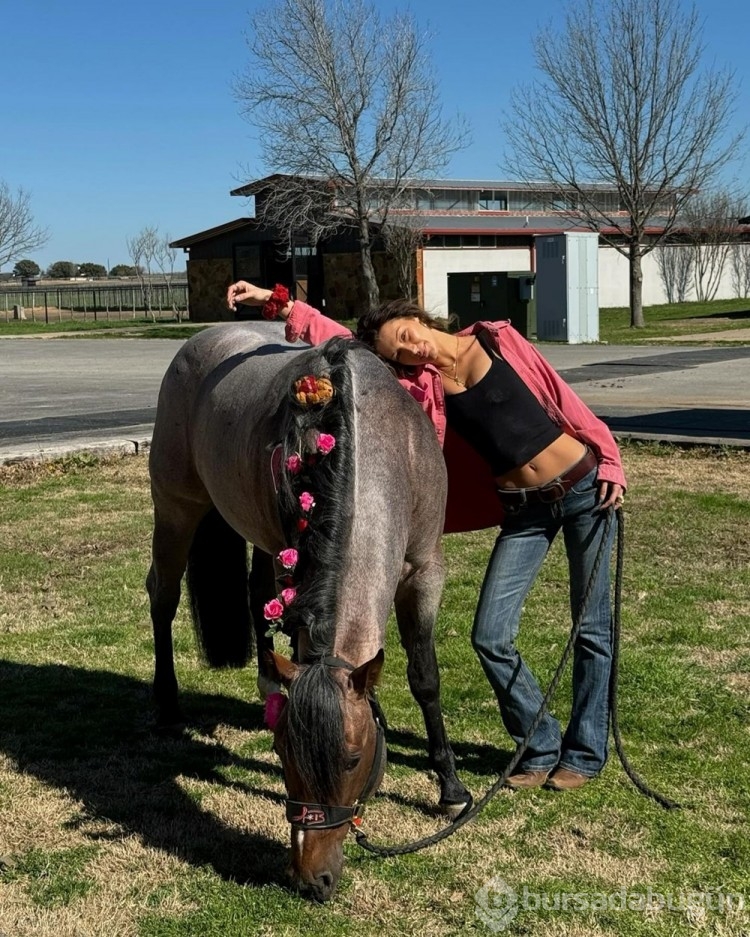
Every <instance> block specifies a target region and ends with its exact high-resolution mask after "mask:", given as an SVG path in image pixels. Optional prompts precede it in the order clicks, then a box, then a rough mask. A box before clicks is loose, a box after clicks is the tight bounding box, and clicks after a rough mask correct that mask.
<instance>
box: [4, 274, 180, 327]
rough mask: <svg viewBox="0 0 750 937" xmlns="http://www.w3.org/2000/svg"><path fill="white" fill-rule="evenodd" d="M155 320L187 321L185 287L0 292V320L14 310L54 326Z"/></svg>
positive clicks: (8, 317) (155, 285)
mask: <svg viewBox="0 0 750 937" xmlns="http://www.w3.org/2000/svg"><path fill="white" fill-rule="evenodd" d="M147 303H150V306H151V312H150V313H149V314H150V315H154V316H156V317H157V318H159V319H167V318H174V317H175V307H176V308H177V309H178V310H179V313H180V316H183V317H185V318H187V308H188V298H187V283H177V284H174V283H173V284H172V285H171V286H168V285H167V284H166V283H150V284H149V283H147V284H146V285H145V286H143V287H142V286H140V284H128V285H127V286H96V285H95V284H93V283H92V284H86V285H85V286H84V285H82V286H59V287H30V288H27V289H5V288H0V318H2V319H4V321H5V322H8V321H10V320H11V319H13V318H14V311H13V307H14V306H21V307H22V308H23V310H24V315H25V317H26V318H27V319H30V320H31V321H32V322H57V321H62V320H63V319H94V320H97V319H100V318H102V319H115V320H116V319H134V318H135V317H136V315H137V314H138V313H141V314H143V315H145V314H146V313H147Z"/></svg>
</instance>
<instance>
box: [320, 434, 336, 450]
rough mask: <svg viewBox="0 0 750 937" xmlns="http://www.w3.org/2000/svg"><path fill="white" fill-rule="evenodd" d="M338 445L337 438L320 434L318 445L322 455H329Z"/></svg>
mask: <svg viewBox="0 0 750 937" xmlns="http://www.w3.org/2000/svg"><path fill="white" fill-rule="evenodd" d="M335 445H336V437H335V436H331V434H330V433H320V435H319V436H318V441H317V443H316V446H317V449H318V452H319V453H320V454H321V455H328V453H329V452H330V451H331V449H333V447H334V446H335Z"/></svg>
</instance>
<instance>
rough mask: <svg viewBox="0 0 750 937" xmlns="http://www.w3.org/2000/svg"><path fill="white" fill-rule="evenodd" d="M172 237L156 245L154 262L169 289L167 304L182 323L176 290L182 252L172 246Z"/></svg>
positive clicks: (161, 240)
mask: <svg viewBox="0 0 750 937" xmlns="http://www.w3.org/2000/svg"><path fill="white" fill-rule="evenodd" d="M171 240H172V239H171V237H170V236H169V234H165V235H164V237H162V238H160V239H159V241H158V243H157V245H156V252H155V254H154V261H155V262H156V266H157V267H158V268H159V270H160V271H161V274H162V276H163V277H164V283H165V284H166V287H167V302H168V303H169V305H170V306H171V307H172V312H173V313H174V315H175V318H176V319H177V321H178V322H181V321H182V310H181V309H180V304H179V302H178V301H177V294H176V293H175V290H174V286H173V283H174V268H175V265H176V264H177V259H178V257H179V256H180V251H178V250H177V248H176V247H171V246H170V243H169V242H170V241H171Z"/></svg>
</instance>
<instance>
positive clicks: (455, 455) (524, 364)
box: [286, 301, 625, 533]
mask: <svg viewBox="0 0 750 937" xmlns="http://www.w3.org/2000/svg"><path fill="white" fill-rule="evenodd" d="M481 329H487V331H488V332H489V334H490V336H491V337H492V341H493V344H494V345H495V348H496V349H497V351H498V352H500V353H501V354H502V356H503V358H505V360H506V361H507V362H508V364H509V365H510V366H511V367H512V368H513V369H514V370H515V371H516V373H517V374H518V375H519V377H520V378H521V379H522V380H523V381H524V383H525V384H526V385H527V387H528V388H529V389H530V390H531V391H532V393H533V394H534V395H535V396H536V398H537V400H539V402H540V403H541V405H542V406H543V407H544V409H545V410H546V411H547V413H548V414H549V416H550V417H551V419H552V420H553V421H554V422H555V423H556V424H557V425H558V426H559V427H560V428H561V429H562V430H563V431H564V432H566V433H567V434H568V435H569V436H573V437H575V438H576V439H578V440H580V441H581V442H582V443H585V444H586V445H587V446H589V447H590V448H591V449H592V450H593V452H594V454H595V455H596V458H597V461H598V463H599V475H598V477H599V480H600V481H608V482H614V483H616V484H618V485H622V486H623V488H624V487H625V475H624V473H623V470H622V462H621V460H620V452H619V450H618V448H617V443H616V442H615V441H614V439H613V437H612V434H611V433H610V431H609V428H608V427H607V425H606V424H605V423H603V422H602V421H601V420H600V419H599V418H598V417H596V416H595V415H594V414H593V413H592V412H591V410H589V408H588V407H587V406H586V404H585V403H584V402H583V401H582V400H581V398H580V397H579V396H578V395H577V394H576V393H575V392H574V391H573V390H571V388H570V387H569V386H568V385H567V384H566V383H565V381H563V380H562V378H561V377H560V376H559V375H558V374H557V372H556V371H555V370H554V369H553V368H552V367H551V366H550V365H549V364H548V363H547V361H545V359H544V358H543V357H542V356H541V355H540V354H539V352H538V351H537V350H536V348H535V347H534V346H533V345H532V344H531V343H530V342H528V341H526V339H525V338H523V336H522V335H520V333H519V332H517V331H516V330H515V329H514V328H513V326H512V325H511V324H510V323H509V322H476V323H474V325H471V326H470V327H469V328H467V329H464V330H463V332H460V333H459V334H461V335H475V334H476V333H477V332H479V331H480V330H481ZM351 334H352V333H351V332H350V331H349V329H347V328H345V327H344V326H343V325H341V323H339V322H335V321H334V320H333V319H329V318H327V317H326V316H324V315H322V313H320V312H318V310H317V309H314V308H313V307H312V306H308V305H307V304H306V303H302V302H299V301H298V302H295V303H294V305H293V306H292V311H291V313H290V314H289V318H288V319H287V321H286V337H287V340H288V341H290V342H295V341H297V340H298V339H301V340H302V341H304V342H308V343H309V344H310V345H319V344H320V343H321V342H324V341H326V340H327V339H329V338H333V337H334V336H335V335H348V336H351ZM399 382H400V383H401V385H402V386H403V387H405V388H406V390H407V391H408V392H409V393H410V394H411V395H412V397H414V399H415V400H416V401H417V402H418V403H419V404H420V406H421V407H422V409H423V410H424V412H425V413H426V414H427V416H428V417H429V418H430V420H431V421H432V424H433V426H434V427H435V432H436V433H437V437H438V440H439V441H440V445H441V446H442V447H443V453H444V455H445V462H446V466H447V469H448V502H447V506H446V516H445V532H446V533H452V532H457V531H465V530H481V529H483V528H485V527H494V526H497V525H498V524H501V523H502V519H503V511H502V507H501V505H500V502H499V501H498V498H497V495H496V494H495V488H496V485H495V481H494V479H493V477H492V473H491V471H490V468H489V465H488V464H487V463H486V462H485V461H484V460H483V459H482V458H481V457H480V456H479V454H478V453H477V452H476V450H474V449H472V447H471V446H470V445H469V444H468V443H467V442H466V441H465V440H464V439H463V438H462V437H461V436H459V435H458V433H456V432H454V431H453V430H451V429H450V427H448V425H447V420H446V414H445V395H444V393H443V382H442V379H441V377H440V372H439V371H438V369H437V368H436V367H434V366H433V365H430V364H428V365H425V366H424V367H417V368H415V369H414V372H413V373H412V374H410V375H409V376H408V377H403V378H399Z"/></svg>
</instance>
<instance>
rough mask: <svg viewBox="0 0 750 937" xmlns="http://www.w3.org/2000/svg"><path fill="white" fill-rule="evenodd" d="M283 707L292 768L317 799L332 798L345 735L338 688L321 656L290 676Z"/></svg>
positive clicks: (329, 800) (341, 766)
mask: <svg viewBox="0 0 750 937" xmlns="http://www.w3.org/2000/svg"><path fill="white" fill-rule="evenodd" d="M286 708H287V733H288V738H289V745H290V748H291V749H292V751H294V762H295V767H296V770H297V771H298V772H299V774H300V776H301V777H303V778H305V782H306V786H307V788H308V789H309V790H310V793H311V795H312V796H313V797H315V798H317V799H318V800H319V802H320V803H323V804H325V803H333V802H335V800H336V792H337V790H338V784H339V780H340V778H341V774H342V772H343V770H344V767H345V764H346V755H347V750H346V738H345V735H344V717H343V713H342V711H341V689H340V688H339V685H338V684H337V683H336V681H335V680H334V678H333V675H332V674H331V671H330V669H329V668H328V667H327V666H326V663H325V661H324V660H323V659H318V660H317V661H315V662H314V663H313V664H311V665H310V666H309V667H304V668H302V670H301V671H300V672H299V674H298V675H297V676H296V677H295V678H294V680H293V681H292V685H291V687H290V688H289V701H288V703H287V707H286ZM321 754H323V755H324V757H321Z"/></svg>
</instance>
